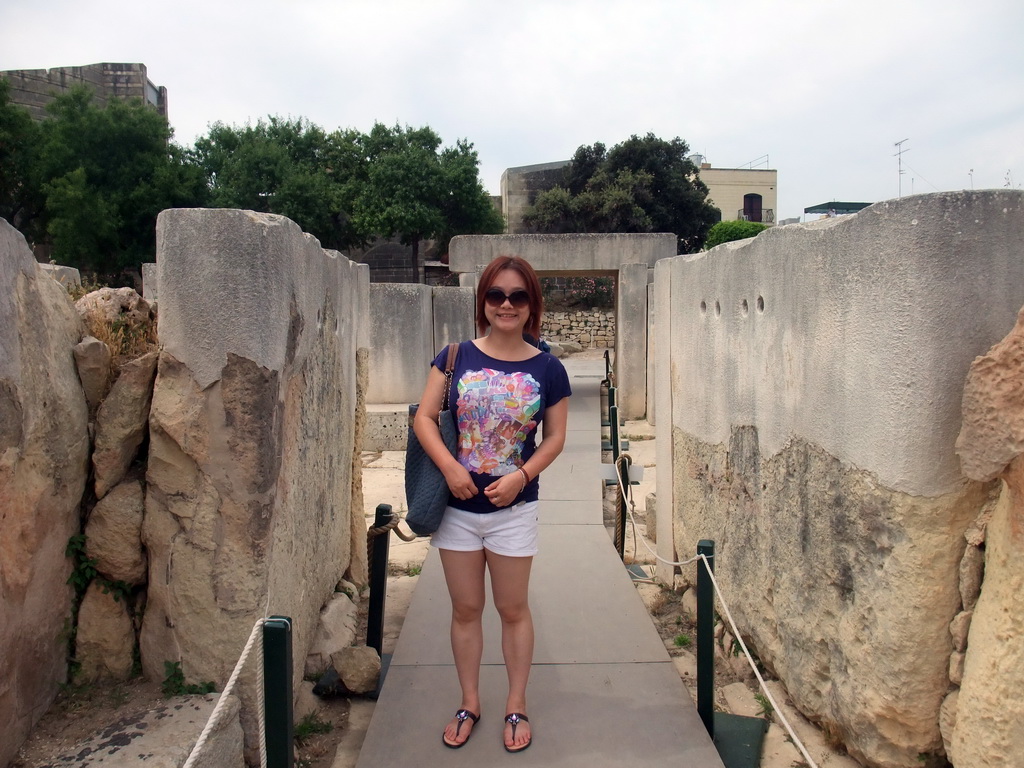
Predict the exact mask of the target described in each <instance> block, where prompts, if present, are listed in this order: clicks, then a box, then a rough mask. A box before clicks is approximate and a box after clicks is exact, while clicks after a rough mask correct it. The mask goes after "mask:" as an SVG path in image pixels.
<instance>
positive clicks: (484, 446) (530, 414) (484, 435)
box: [458, 368, 540, 477]
mask: <svg viewBox="0 0 1024 768" xmlns="http://www.w3.org/2000/svg"><path fill="white" fill-rule="evenodd" d="M458 389H459V406H458V420H459V434H460V435H461V439H460V442H459V462H460V463H461V464H462V466H464V467H465V468H466V469H468V470H469V471H471V472H477V473H479V474H487V475H494V476H496V477H500V476H501V475H507V474H509V473H511V472H515V471H516V468H517V467H518V466H520V465H521V464H522V459H521V454H522V450H523V443H524V442H525V441H526V437H527V435H528V434H529V433H530V431H531V430H533V429H535V428H536V426H537V422H536V421H535V420H534V416H536V414H537V411H538V410H539V409H540V385H539V384H538V383H537V380H536V379H535V378H533V376H531V375H530V374H529V373H525V372H521V371H519V372H515V373H504V372H502V371H496V370H494V369H492V368H483V369H482V370H479V371H466V372H465V373H464V374H463V375H462V378H460V379H459V384H458Z"/></svg>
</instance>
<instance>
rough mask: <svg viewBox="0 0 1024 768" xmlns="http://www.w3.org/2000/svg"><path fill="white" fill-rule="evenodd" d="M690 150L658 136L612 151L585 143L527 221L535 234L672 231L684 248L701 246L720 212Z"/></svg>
mask: <svg viewBox="0 0 1024 768" xmlns="http://www.w3.org/2000/svg"><path fill="white" fill-rule="evenodd" d="M688 153H689V147H688V146H687V144H686V142H685V141H683V140H682V139H680V138H678V137H677V138H675V139H672V140H671V141H665V140H664V139H659V138H657V137H656V136H655V135H654V134H652V133H648V134H647V135H646V136H644V137H643V138H640V137H638V136H635V135H634V136H631V137H630V138H629V139H628V140H626V141H624V142H622V143H621V144H617V145H616V146H614V147H612V149H611V150H606V149H605V146H604V145H603V144H600V143H597V144H594V145H592V146H581V147H580V148H579V149H577V150H576V154H575V155H574V156H573V159H572V160H571V161H570V162H569V165H568V166H567V167H566V169H565V173H564V177H563V184H562V185H561V186H557V187H555V188H553V189H551V190H548V191H546V192H542V193H541V194H540V195H538V196H537V199H536V201H535V203H534V205H533V207H532V208H531V209H530V210H529V211H527V213H526V215H525V216H524V221H525V223H526V224H527V226H528V227H530V228H531V229H532V230H533V231H536V232H673V233H675V235H676V237H677V238H678V249H679V252H680V253H692V252H694V251H697V250H699V249H700V246H701V244H702V243H703V241H704V237H705V236H706V235H707V232H708V230H709V229H710V228H711V225H712V224H714V223H715V222H716V221H718V219H719V218H720V213H719V211H718V210H717V209H716V208H715V207H714V206H713V205H711V204H710V203H709V202H708V201H707V195H708V189H707V186H706V185H705V184H704V182H702V181H701V180H700V177H699V175H698V172H697V167H696V166H695V165H694V164H693V163H692V162H691V161H690V160H689V159H687V154H688Z"/></svg>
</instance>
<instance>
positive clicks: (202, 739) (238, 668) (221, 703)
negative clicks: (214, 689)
mask: <svg viewBox="0 0 1024 768" xmlns="http://www.w3.org/2000/svg"><path fill="white" fill-rule="evenodd" d="M265 621H266V619H256V623H255V624H254V625H253V628H252V632H250V633H249V639H248V641H246V643H245V648H243V649H242V655H241V656H239V657H238V662H237V663H236V664H235V668H234V670H233V671H232V672H231V677H229V678H228V682H227V684H226V685H225V686H224V690H223V692H222V693H221V695H220V699H218V700H217V706H215V707H214V708H213V712H212V713H211V714H210V719H209V720H207V721H206V727H205V728H203V732H202V733H201V734H200V735H199V739H198V740H197V741H196V743H195V746H194V747H192V751H191V752H190V753H189V755H188V760H186V761H185V765H184V766H183V768H192V766H193V765H194V764H195V762H196V760H198V759H199V753H200V752H201V751H202V748H203V747H204V746H205V745H206V740H207V739H208V738H209V737H210V734H211V733H212V732H213V729H214V728H215V727H216V726H217V725H218V724H219V719H220V716H221V712H222V711H223V710H224V708H225V706H226V705H225V702H226V700H227V697H228V696H229V695H230V694H231V691H232V689H234V687H235V682H236V681H237V680H238V676H239V674H241V672H242V668H243V667H244V666H245V662H246V660H247V659H248V657H249V652H250V651H251V650H252V646H253V643H254V642H255V641H256V638H257V637H259V636H260V630H261V629H262V628H263V624H264V622H265ZM259 648H260V650H257V660H258V661H259V662H260V663H259V672H258V673H257V674H258V676H259V678H260V686H259V689H260V693H259V704H260V765H261V766H264V768H265V766H266V764H267V748H266V741H267V740H266V734H265V733H264V727H265V726H264V724H263V720H264V719H265V718H264V717H263V684H262V683H263V663H262V655H263V653H262V643H261V644H260V645H259Z"/></svg>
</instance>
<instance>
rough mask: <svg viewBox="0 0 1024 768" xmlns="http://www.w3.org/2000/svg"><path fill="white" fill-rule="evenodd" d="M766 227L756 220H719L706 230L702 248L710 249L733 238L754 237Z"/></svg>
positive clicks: (766, 227)
mask: <svg viewBox="0 0 1024 768" xmlns="http://www.w3.org/2000/svg"><path fill="white" fill-rule="evenodd" d="M766 229H768V225H767V224H761V223H760V222H757V221H720V222H718V223H717V224H715V225H714V226H713V227H711V229H710V230H709V231H708V236H707V239H706V240H705V241H704V249H705V250H710V249H711V248H714V247H715V246H716V245H721V244H722V243H729V242H732V241H733V240H745V239H746V238H748V237H754V236H755V235H757V233H758V232H763V231H764V230H766Z"/></svg>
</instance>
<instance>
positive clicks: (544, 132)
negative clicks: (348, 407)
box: [0, 0, 1024, 219]
mask: <svg viewBox="0 0 1024 768" xmlns="http://www.w3.org/2000/svg"><path fill="white" fill-rule="evenodd" d="M98 62H141V63H144V64H145V65H146V66H147V68H148V72H149V78H150V80H152V81H153V82H154V83H155V84H157V85H162V86H165V87H166V88H167V90H168V102H169V107H170V109H169V112H170V121H171V125H172V126H173V127H174V130H175V138H176V140H177V141H178V142H179V143H181V144H191V143H192V142H194V141H195V139H196V138H197V137H198V136H201V135H202V134H204V133H205V132H206V130H207V126H208V125H209V124H210V123H213V122H216V121H221V122H224V123H228V124H233V125H243V124H245V123H246V122H249V121H251V122H256V121H257V120H259V119H261V118H266V117H267V116H268V115H280V116H282V117H304V118H307V119H308V120H310V121H311V122H313V123H316V124H317V125H320V126H322V127H323V128H326V129H328V130H332V129H335V128H339V127H341V128H356V129H359V130H363V131H366V130H368V129H369V128H370V127H371V126H372V125H373V123H374V122H375V121H380V122H384V123H388V124H392V125H393V124H395V123H399V124H402V125H409V126H414V127H419V126H422V125H429V126H430V127H431V128H433V129H434V130H435V131H437V133H438V134H439V135H440V136H441V138H442V140H443V141H444V144H445V145H450V144H454V143H455V141H456V140H457V139H460V138H465V139H468V140H469V141H471V142H472V143H473V144H474V146H475V147H476V150H477V151H478V153H479V156H480V170H481V178H482V179H483V182H484V186H485V187H486V188H487V189H488V191H490V192H491V193H492V194H497V193H498V192H499V191H500V179H501V173H502V171H503V170H504V169H505V168H509V167H514V166H521V165H532V164H535V163H546V162H552V161H556V160H567V159H569V158H570V157H571V156H572V154H573V152H575V150H576V148H577V147H579V146H580V145H582V144H593V143H594V142H598V141H600V142H603V143H604V144H606V145H607V146H609V147H610V146H612V145H614V144H617V143H619V142H621V141H623V140H625V139H627V138H628V137H629V136H630V135H631V134H639V135H643V134H645V133H647V132H652V133H654V134H655V135H657V136H659V137H661V138H665V139H671V138H674V137H676V136H679V137H680V138H682V139H684V140H685V141H686V142H687V143H688V144H689V145H690V148H691V150H692V151H693V152H698V153H700V154H703V155H705V156H706V159H707V161H708V162H710V163H711V164H712V165H713V166H714V167H721V168H735V167H749V166H750V165H751V164H753V167H755V168H774V169H776V170H778V174H779V175H778V180H779V182H778V186H779V189H778V195H779V203H778V210H777V211H776V214H777V217H778V219H783V218H790V217H797V216H801V214H802V212H803V209H804V208H805V207H808V206H811V205H815V204H817V203H823V202H828V201H830V200H843V201H867V202H874V201H878V200H884V199H888V198H894V197H896V196H897V195H898V193H899V191H900V186H901V185H902V194H903V195H909V194H912V193H918V194H920V193H925V192H934V191H937V190H942V191H945V190H952V189H965V188H966V189H969V188H970V187H971V185H972V183H973V186H974V188H976V189H982V188H992V187H1004V186H1007V182H1008V180H1009V181H1010V183H1011V185H1012V186H1013V187H1014V188H1018V187H1020V186H1021V185H1022V184H1024V2H1021V0H860V1H859V2H829V1H827V0H817V1H815V2H811V1H810V0H808V1H806V2H805V1H804V0H776V2H766V1H765V0H760V1H759V2H754V1H753V0H671V1H667V2H666V1H662V0H587V1H586V2H584V1H583V0H548V1H546V2H541V1H540V0H535V1H533V2H529V1H527V2H512V1H510V0H504V2H497V1H492V0H290V1H289V2H284V1H278V2H274V1H273V0H246V2H236V1H234V0H231V1H228V0H203V1H202V2H200V1H199V0H164V1H163V2H151V1H149V0H136V1H135V2H132V3H118V4H111V3H109V2H97V1H96V0H3V2H2V5H0V69H46V68H50V67H61V66H73V65H82V64H92V63H98ZM902 139H907V141H906V142H905V143H904V144H903V149H904V150H905V153H904V154H903V169H904V174H903V176H902V177H900V176H899V174H898V165H897V158H896V157H895V153H896V147H895V146H894V145H895V143H896V142H898V141H900V140H902ZM972 169H973V178H972V175H971V171H972ZM808 218H815V217H813V216H810V217H808Z"/></svg>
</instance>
